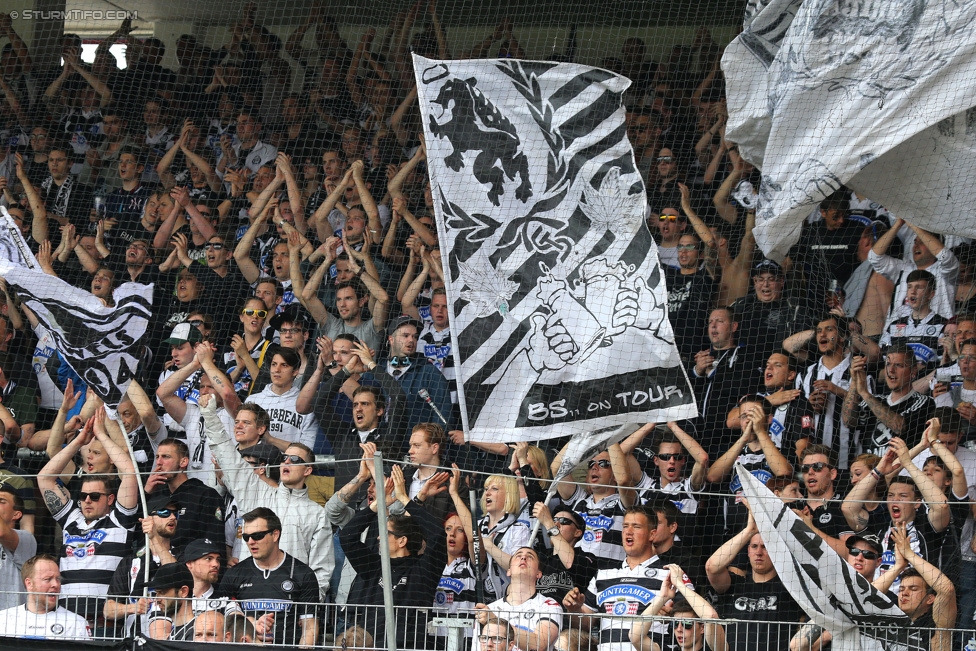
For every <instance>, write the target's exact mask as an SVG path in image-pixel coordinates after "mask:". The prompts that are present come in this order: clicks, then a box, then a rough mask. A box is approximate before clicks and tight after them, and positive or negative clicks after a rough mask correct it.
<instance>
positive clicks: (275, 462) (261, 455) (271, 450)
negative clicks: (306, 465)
mask: <svg viewBox="0 0 976 651" xmlns="http://www.w3.org/2000/svg"><path fill="white" fill-rule="evenodd" d="M241 456H242V457H254V458H255V459H257V460H258V461H260V462H261V463H266V464H269V465H272V466H280V465H281V461H282V459H284V455H282V454H281V450H279V449H278V448H276V447H275V446H273V445H271V444H270V443H265V442H264V441H259V442H258V443H255V444H254V445H252V446H251V447H249V448H244V449H243V450H241Z"/></svg>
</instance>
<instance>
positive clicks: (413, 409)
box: [374, 353, 454, 432]
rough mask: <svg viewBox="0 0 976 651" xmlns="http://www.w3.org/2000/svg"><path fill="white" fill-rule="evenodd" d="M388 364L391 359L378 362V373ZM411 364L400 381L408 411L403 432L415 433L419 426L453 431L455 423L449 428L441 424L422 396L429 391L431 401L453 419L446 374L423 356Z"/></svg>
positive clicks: (414, 357)
mask: <svg viewBox="0 0 976 651" xmlns="http://www.w3.org/2000/svg"><path fill="white" fill-rule="evenodd" d="M388 361H389V359H388V358H383V359H380V360H377V369H384V370H385V369H386V364H387V362H388ZM411 361H412V364H411V366H410V368H409V369H407V372H406V373H404V374H403V375H401V376H400V378H399V379H398V380H397V381H398V382H399V383H400V387H401V388H402V389H403V393H404V394H405V396H406V405H405V407H404V409H405V411H404V413H403V414H402V418H401V419H400V420H401V422H402V426H403V429H404V430H405V431H407V432H411V431H413V428H414V426H415V425H417V424H418V423H438V424H440V425H443V426H444V430H445V431H449V430H451V429H453V424H452V423H451V422H448V423H447V424H446V425H445V424H444V423H443V422H441V419H440V418H438V416H437V414H436V413H435V412H434V410H433V409H431V408H430V405H428V404H427V402H426V401H425V400H424V399H423V398H421V397H420V394H419V393H418V392H419V391H420V390H421V389H426V390H427V391H428V393H430V401H431V402H432V403H434V405H435V406H436V407H437V409H439V410H440V412H441V414H442V415H443V416H444V418H447V419H450V418H451V413H452V411H451V410H452V409H453V408H454V407H453V405H452V404H451V390H450V387H449V386H448V384H447V380H446V379H444V374H443V373H441V372H440V370H438V368H437V367H436V366H434V365H433V364H431V363H430V362H429V361H428V360H427V358H426V357H425V356H424V355H423V353H415V354H414V355H412V356H411ZM374 373H375V371H374ZM377 379H379V378H378V377H377Z"/></svg>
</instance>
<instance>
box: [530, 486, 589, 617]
mask: <svg viewBox="0 0 976 651" xmlns="http://www.w3.org/2000/svg"><path fill="white" fill-rule="evenodd" d="M532 517H534V518H538V520H539V523H540V524H541V525H542V528H543V529H544V530H545V532H546V534H547V535H548V537H549V543H550V544H551V545H552V549H551V550H549V552H548V553H545V552H540V558H539V562H540V565H539V569H540V570H541V572H542V577H541V578H540V579H539V580H538V582H536V591H537V592H538V593H539V594H541V595H543V596H546V597H552V598H553V599H555V600H556V601H557V602H558V603H562V602H563V597H565V596H566V594H567V593H568V592H569V591H570V590H572V589H573V588H579V589H580V590H585V589H586V586H587V585H589V583H590V579H592V578H593V577H594V575H596V570H597V567H596V557H594V556H593V554H590V553H589V552H585V551H583V550H582V549H581V548H580V546H579V545H580V542H581V541H582V540H583V532H585V531H586V522H584V521H583V516H581V515H580V514H579V513H577V512H576V511H573V510H571V509H566V508H562V509H559V510H557V511H556V515H555V516H552V515H551V514H550V513H549V507H547V506H546V505H545V504H543V503H542V502H536V504H535V507H534V508H533V510H532ZM536 547H537V548H541V541H537V543H536Z"/></svg>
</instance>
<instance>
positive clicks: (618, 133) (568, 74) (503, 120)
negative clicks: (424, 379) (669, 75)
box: [414, 56, 697, 441]
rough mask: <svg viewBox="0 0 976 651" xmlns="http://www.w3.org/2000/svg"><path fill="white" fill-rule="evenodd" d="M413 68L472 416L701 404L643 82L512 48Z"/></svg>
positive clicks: (594, 419)
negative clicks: (677, 332)
mask: <svg viewBox="0 0 976 651" xmlns="http://www.w3.org/2000/svg"><path fill="white" fill-rule="evenodd" d="M414 70H415V73H416V77H417V87H418V89H419V97H420V107H421V116H422V120H423V123H424V131H425V134H424V135H425V140H426V145H427V155H428V167H429V172H430V177H431V188H432V192H433V196H434V204H435V213H436V217H437V224H438V233H439V236H440V238H439V239H440V242H441V245H442V247H441V256H442V260H443V264H444V271H445V276H446V283H447V293H448V299H449V306H450V310H451V313H450V314H451V334H452V339H453V341H454V342H455V345H454V351H453V354H454V355H455V365H456V367H457V368H458V378H459V386H458V388H459V401H460V403H461V407H462V417H463V421H464V429H465V431H467V432H469V433H470V436H471V438H472V439H473V440H500V441H511V440H516V439H521V440H536V439H539V438H549V437H553V436H561V435H566V434H572V433H575V432H583V431H594V430H597V429H599V428H602V427H609V426H612V425H618V424H621V423H632V422H647V421H649V420H656V421H666V420H675V419H681V418H688V417H693V416H695V415H696V414H697V408H696V406H695V399H694V395H693V393H692V391H691V389H690V386H689V384H688V379H687V376H686V375H685V372H684V369H683V368H682V366H681V362H680V358H679V356H678V352H677V349H676V348H675V345H674V335H673V333H672V331H671V325H670V323H669V322H668V319H667V292H666V290H665V286H664V274H663V273H662V271H661V267H660V265H659V263H658V257H657V248H656V246H655V244H654V241H653V239H652V237H651V234H650V231H649V230H648V228H647V226H646V225H645V216H646V215H645V211H646V210H647V202H646V199H645V196H646V195H645V188H644V182H643V180H642V179H641V176H640V174H639V172H638V170H637V168H636V165H635V163H634V153H633V149H632V148H631V145H630V143H629V142H628V140H627V133H626V125H625V119H624V118H625V110H624V106H623V103H622V96H623V93H624V91H626V90H627V87H628V86H629V85H630V81H629V80H627V79H625V78H624V77H621V76H619V75H616V74H614V73H611V72H608V71H606V70H601V69H599V68H593V67H589V66H584V65H577V64H559V63H551V62H541V61H519V60H514V59H501V60H471V61H433V60H429V59H425V58H423V57H420V56H414Z"/></svg>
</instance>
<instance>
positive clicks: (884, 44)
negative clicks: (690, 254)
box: [722, 0, 976, 259]
mask: <svg viewBox="0 0 976 651" xmlns="http://www.w3.org/2000/svg"><path fill="white" fill-rule="evenodd" d="M722 69H723V71H724V73H725V77H726V82H727V83H726V92H727V96H728V107H729V121H728V127H727V131H726V138H727V139H728V140H731V141H733V142H736V143H738V145H739V150H740V152H741V153H742V154H743V156H744V157H745V158H746V160H748V161H749V162H751V163H753V164H755V165H756V166H757V167H759V168H760V169H761V170H762V186H761V189H760V195H759V205H758V207H757V211H756V240H757V241H758V243H759V245H760V247H762V249H763V251H764V252H765V253H766V254H767V255H768V256H770V257H772V258H775V259H781V258H782V257H783V256H784V255H785V254H786V252H787V250H788V249H789V247H790V245H791V244H793V243H794V242H796V240H797V238H798V237H799V233H800V226H801V222H802V221H803V219H804V218H805V217H806V216H807V215H809V214H810V212H811V210H812V209H813V208H814V206H815V205H816V204H817V203H818V202H819V201H820V200H821V199H823V198H824V197H825V196H827V195H829V194H831V193H832V192H833V191H834V190H836V189H838V188H839V187H840V186H841V185H842V184H846V185H847V186H849V187H851V188H853V189H854V190H856V191H857V192H859V193H860V194H861V195H863V196H867V197H869V198H870V199H871V200H873V201H876V202H878V203H880V204H882V205H884V206H885V207H886V208H887V209H888V210H890V211H891V212H893V213H894V214H896V215H898V216H900V217H903V218H905V219H907V220H909V221H911V222H913V223H915V224H918V225H919V226H922V227H923V228H926V229H929V230H933V231H937V232H941V233H954V234H957V235H965V236H969V237H976V221H974V220H973V219H972V206H973V205H976V184H974V183H972V178H973V172H974V171H976V111H974V110H973V107H974V106H976V2H953V1H949V0H946V1H939V2H924V1H923V0H873V1H869V2H863V1H860V0H836V1H833V2H820V1H815V0H752V1H751V2H750V3H749V6H748V9H747V11H746V17H745V24H744V29H743V32H742V33H741V34H740V35H739V36H738V37H737V38H736V39H735V40H734V41H733V42H732V43H731V44H730V45H729V46H728V48H727V49H726V51H725V54H724V56H723V57H722Z"/></svg>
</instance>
